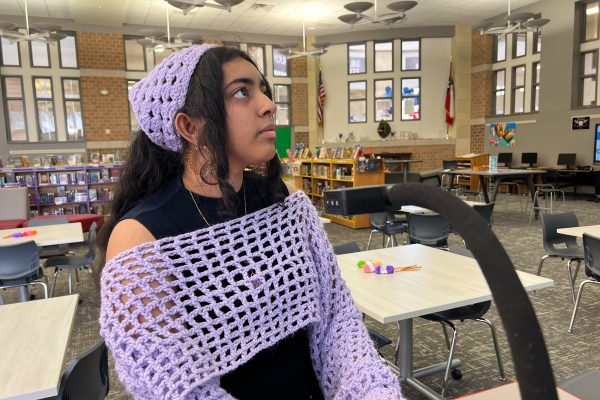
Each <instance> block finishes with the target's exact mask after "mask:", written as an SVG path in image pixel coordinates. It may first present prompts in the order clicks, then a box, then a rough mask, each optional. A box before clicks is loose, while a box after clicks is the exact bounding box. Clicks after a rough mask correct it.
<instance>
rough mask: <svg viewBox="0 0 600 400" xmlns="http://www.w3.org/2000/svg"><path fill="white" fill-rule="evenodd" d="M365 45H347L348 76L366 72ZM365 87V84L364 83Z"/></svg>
mask: <svg viewBox="0 0 600 400" xmlns="http://www.w3.org/2000/svg"><path fill="white" fill-rule="evenodd" d="M366 54H367V45H366V44H365V43H354V44H349V45H348V75H352V74H364V73H365V72H367V58H366V57H367V56H366ZM365 85H366V82H365Z"/></svg>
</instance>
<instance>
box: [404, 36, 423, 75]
mask: <svg viewBox="0 0 600 400" xmlns="http://www.w3.org/2000/svg"><path fill="white" fill-rule="evenodd" d="M420 69H421V42H420V41H419V40H403V41H402V71H418V70H420Z"/></svg>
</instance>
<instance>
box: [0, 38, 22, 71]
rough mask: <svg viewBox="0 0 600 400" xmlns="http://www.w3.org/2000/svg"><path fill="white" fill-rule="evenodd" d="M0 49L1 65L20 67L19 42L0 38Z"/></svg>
mask: <svg viewBox="0 0 600 400" xmlns="http://www.w3.org/2000/svg"><path fill="white" fill-rule="evenodd" d="M0 44H1V46H0V50H2V54H1V56H2V65H3V66H5V67H20V66H21V54H20V53H19V43H17V42H14V43H11V42H10V40H8V39H6V38H0Z"/></svg>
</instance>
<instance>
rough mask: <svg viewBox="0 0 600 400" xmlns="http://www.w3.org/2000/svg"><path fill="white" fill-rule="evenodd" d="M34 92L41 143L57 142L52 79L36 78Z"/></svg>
mask: <svg viewBox="0 0 600 400" xmlns="http://www.w3.org/2000/svg"><path fill="white" fill-rule="evenodd" d="M33 90H34V93H33V94H34V96H33V97H34V99H35V111H36V115H37V123H38V138H39V140H40V142H49V141H57V140H58V138H57V136H56V118H55V116H54V98H53V92H52V78H50V77H34V78H33Z"/></svg>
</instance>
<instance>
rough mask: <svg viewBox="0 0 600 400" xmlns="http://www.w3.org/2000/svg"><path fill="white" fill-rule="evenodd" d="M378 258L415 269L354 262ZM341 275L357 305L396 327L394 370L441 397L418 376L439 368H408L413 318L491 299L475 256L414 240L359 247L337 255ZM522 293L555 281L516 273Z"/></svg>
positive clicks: (424, 391) (434, 395) (420, 388)
mask: <svg viewBox="0 0 600 400" xmlns="http://www.w3.org/2000/svg"><path fill="white" fill-rule="evenodd" d="M376 258H377V259H380V260H381V261H382V262H383V263H384V264H391V265H394V266H396V267H399V266H405V265H414V264H417V265H420V266H422V268H421V269H420V270H418V271H410V272H398V273H394V274H391V275H377V274H367V273H364V272H362V269H360V268H358V267H357V266H356V263H357V262H358V261H359V260H372V259H376ZM337 261H338V264H339V266H340V270H341V274H342V277H343V278H344V281H345V282H346V284H347V285H348V288H349V289H350V292H351V294H352V298H353V299H354V301H355V302H356V304H357V306H358V308H359V309H360V310H361V311H362V312H363V313H365V314H367V315H368V316H370V317H371V318H373V319H375V320H376V321H379V322H381V323H383V324H387V323H391V322H396V323H397V326H398V335H399V337H400V342H399V347H400V349H399V355H400V365H399V367H398V368H397V372H398V373H399V375H400V378H401V380H405V381H406V382H407V383H409V384H411V385H412V386H414V387H415V388H417V389H418V390H420V391H422V392H423V393H425V394H426V395H427V396H429V397H430V398H434V399H438V398H439V399H441V397H440V396H439V395H438V394H437V393H435V392H433V391H431V390H430V389H429V388H427V387H425V386H424V385H423V384H422V383H420V382H419V381H418V380H417V378H418V377H420V376H424V375H428V374H430V373H431V372H432V371H437V370H438V369H439V368H437V367H436V368H431V367H430V368H425V369H423V370H419V371H413V360H412V350H413V339H412V318H414V317H419V316H421V315H425V314H429V313H433V312H438V311H443V310H448V309H451V308H455V307H460V306H465V305H469V304H473V303H478V302H481V301H486V300H491V299H492V294H491V291H490V289H489V286H488V284H487V282H486V280H485V278H484V276H483V273H482V272H481V269H480V268H479V266H478V264H477V261H476V260H475V259H472V258H469V257H464V256H461V255H458V254H454V253H450V252H447V251H443V250H439V249H434V248H432V247H427V246H423V245H419V244H413V245H407V246H399V247H392V248H385V249H377V250H369V251H362V252H358V253H350V254H343V255H339V256H337ZM517 274H518V275H519V278H520V279H521V283H523V287H524V288H525V290H527V291H533V290H537V289H542V288H546V287H550V286H553V285H554V281H553V280H551V279H548V278H543V277H540V276H537V275H533V274H528V273H525V272H520V271H517Z"/></svg>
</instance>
